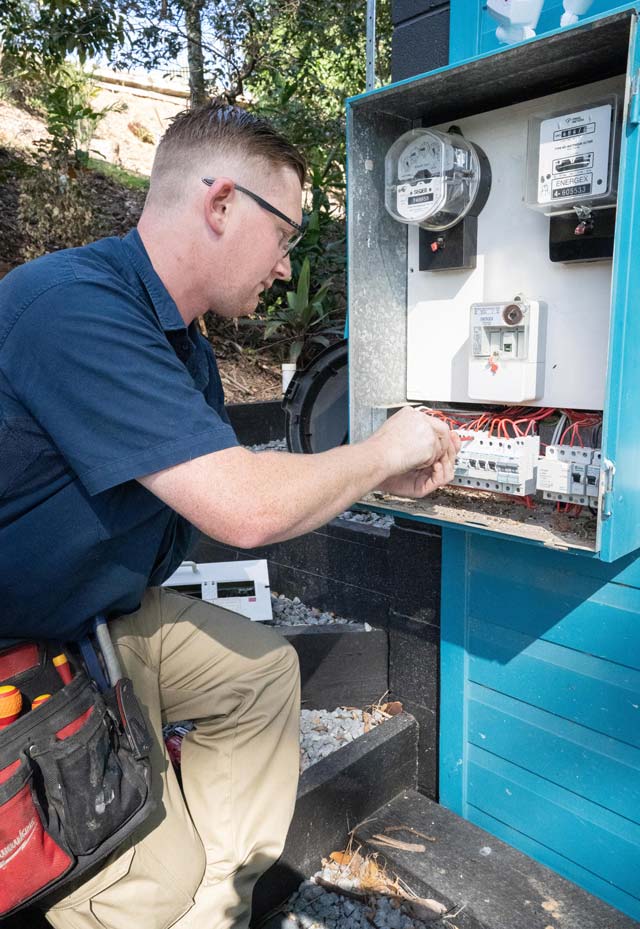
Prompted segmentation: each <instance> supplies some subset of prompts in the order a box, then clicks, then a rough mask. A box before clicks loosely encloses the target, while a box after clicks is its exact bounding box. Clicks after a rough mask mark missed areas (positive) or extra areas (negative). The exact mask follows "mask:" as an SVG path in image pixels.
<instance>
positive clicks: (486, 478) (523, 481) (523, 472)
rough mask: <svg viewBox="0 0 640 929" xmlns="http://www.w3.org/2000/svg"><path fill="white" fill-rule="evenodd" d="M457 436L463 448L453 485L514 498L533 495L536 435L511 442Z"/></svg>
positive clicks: (476, 435) (475, 435) (475, 434)
mask: <svg viewBox="0 0 640 929" xmlns="http://www.w3.org/2000/svg"><path fill="white" fill-rule="evenodd" d="M458 435H459V436H460V438H461V440H462V447H461V449H460V451H459V452H458V455H457V457H456V464H455V477H454V479H453V483H454V484H457V485H458V486H461V487H471V488H473V489H474V490H486V491H493V492H494V493H501V494H511V495H513V496H517V497H524V496H527V495H528V494H532V493H535V490H536V464H537V460H538V455H539V453H540V439H539V438H538V436H521V437H518V438H513V439H511V438H499V437H497V436H491V435H489V433H488V432H464V431H461V430H459V431H458Z"/></svg>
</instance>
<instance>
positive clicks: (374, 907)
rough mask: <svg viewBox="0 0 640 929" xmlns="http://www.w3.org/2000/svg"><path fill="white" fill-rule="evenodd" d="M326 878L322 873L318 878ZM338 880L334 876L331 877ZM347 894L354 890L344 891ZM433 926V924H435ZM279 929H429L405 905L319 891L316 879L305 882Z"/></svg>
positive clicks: (393, 901) (394, 901)
mask: <svg viewBox="0 0 640 929" xmlns="http://www.w3.org/2000/svg"><path fill="white" fill-rule="evenodd" d="M316 876H323V872H322V871H319V872H318V875H316ZM331 879H332V880H335V875H331ZM343 889H344V890H350V889H351V888H347V887H343ZM432 925H433V924H432ZM280 929H428V927H427V924H426V923H423V922H421V921H420V920H418V919H414V918H412V917H411V916H409V915H407V913H406V912H405V908H404V905H400V904H399V902H398V901H397V900H391V899H389V898H388V897H385V896H383V895H375V896H372V897H370V898H369V900H368V901H367V902H366V903H365V902H361V901H359V900H353V899H350V898H349V897H346V896H343V895H342V894H338V893H331V892H330V891H328V890H325V889H324V888H323V887H320V886H319V885H318V884H316V883H315V882H314V879H313V878H311V880H308V881H303V883H302V884H300V886H299V888H298V890H297V891H296V893H294V894H293V895H292V896H291V897H290V898H289V900H288V901H287V903H286V906H285V910H284V915H283V916H282V919H281V922H280Z"/></svg>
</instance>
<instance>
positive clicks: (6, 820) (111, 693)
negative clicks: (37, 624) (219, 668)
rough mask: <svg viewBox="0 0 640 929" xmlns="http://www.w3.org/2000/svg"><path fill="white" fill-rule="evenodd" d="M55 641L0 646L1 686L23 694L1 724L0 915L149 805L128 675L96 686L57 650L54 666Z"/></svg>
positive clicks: (112, 842)
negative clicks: (14, 711) (16, 712)
mask: <svg viewBox="0 0 640 929" xmlns="http://www.w3.org/2000/svg"><path fill="white" fill-rule="evenodd" d="M59 651H60V648H59V647H57V648H56V647H55V646H52V645H51V644H48V643H46V644H45V643H24V644H22V645H18V646H15V647H13V648H11V649H7V650H4V651H0V691H2V694H3V695H4V696H11V694H13V693H14V691H13V690H12V689H11V687H10V686H9V685H13V687H15V688H16V692H18V691H19V693H17V699H18V700H19V701H20V700H21V702H22V706H21V709H20V711H19V715H17V717H16V718H15V719H13V717H11V722H10V724H7V715H6V713H5V717H4V728H0V919H2V918H3V917H5V916H8V915H9V914H10V913H13V912H15V911H16V910H18V909H20V908H21V907H23V906H25V905H27V904H30V903H33V902H35V901H37V900H41V899H42V898H43V897H45V896H47V895H49V894H52V893H53V892H54V891H55V892H56V894H57V891H58V890H59V889H61V888H63V887H64V885H65V884H67V883H69V882H71V881H75V880H76V879H77V878H78V877H80V876H81V875H82V874H83V873H84V872H85V871H87V870H88V869H90V868H94V867H95V865H96V864H98V863H99V862H100V861H102V859H104V858H105V857H106V856H107V855H109V854H110V853H111V852H113V851H114V850H115V849H116V848H117V847H118V846H119V845H120V844H121V843H122V842H123V840H124V839H125V838H127V836H129V835H130V833H131V832H132V831H133V830H134V829H135V828H136V827H137V826H138V825H139V824H140V823H141V822H142V821H143V820H144V819H145V818H146V817H147V816H148V814H149V813H150V812H151V810H152V806H153V804H152V800H151V796H150V781H151V767H150V763H149V759H148V755H149V752H150V749H151V740H150V737H149V734H148V730H147V727H146V723H145V719H144V717H143V715H142V712H141V710H140V706H139V704H138V701H137V699H136V697H135V695H134V693H133V686H132V684H131V681H130V680H129V679H127V678H120V680H118V681H117V682H116V683H115V685H113V686H108V687H107V688H106V689H105V690H104V691H103V692H100V691H99V690H98V687H97V686H96V684H95V683H94V682H93V681H92V680H91V679H90V678H89V677H88V676H87V674H86V673H85V671H84V670H82V669H81V667H80V663H79V662H77V664H76V663H75V662H74V664H75V667H74V666H73V665H72V664H71V663H67V658H66V655H65V654H62V655H61V656H58V658H62V659H63V661H64V662H65V664H66V667H65V669H64V674H61V673H60V671H59V670H58V669H57V668H56V666H55V665H54V663H53V658H54V657H55V656H56V653H57V652H59ZM56 660H58V659H56ZM65 679H66V680H67V681H68V683H64V680H65ZM3 685H4V686H3ZM34 704H35V708H34ZM0 722H2V720H0Z"/></svg>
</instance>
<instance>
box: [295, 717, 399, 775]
mask: <svg viewBox="0 0 640 929" xmlns="http://www.w3.org/2000/svg"><path fill="white" fill-rule="evenodd" d="M385 719H388V715H387V714H385V713H382V712H381V711H380V710H376V709H373V710H372V711H371V712H368V711H367V710H358V709H355V708H353V707H338V709H337V710H331V711H329V710H302V712H301V714H300V771H305V770H306V769H307V768H308V767H310V766H311V765H312V764H315V763H316V762H317V761H320V759H321V758H326V756H327V755H330V754H331V753H332V752H335V751H337V750H338V749H339V748H342V747H343V746H344V745H346V744H347V743H348V742H353V740H354V739H357V738H358V736H361V735H364V734H365V732H369V730H370V729H372V728H373V727H374V726H379V725H380V723H382V722H384V720H385Z"/></svg>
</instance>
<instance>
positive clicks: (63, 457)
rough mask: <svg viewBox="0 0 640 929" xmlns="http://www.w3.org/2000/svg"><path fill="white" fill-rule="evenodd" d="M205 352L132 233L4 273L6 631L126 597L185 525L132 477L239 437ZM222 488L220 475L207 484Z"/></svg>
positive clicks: (61, 622)
mask: <svg viewBox="0 0 640 929" xmlns="http://www.w3.org/2000/svg"><path fill="white" fill-rule="evenodd" d="M237 444H238V442H237V439H236V437H235V434H234V432H233V429H232V428H231V425H230V423H229V420H228V418H227V415H226V413H225V410H224V395H223V390H222V384H221V381H220V375H219V373H218V369H217V366H216V362H215V357H214V354H213V351H212V349H211V347H210V345H209V344H208V342H207V341H206V339H204V338H203V337H202V335H201V334H200V332H199V330H198V326H197V324H196V323H193V324H191V325H190V326H189V327H188V328H186V327H185V324H184V321H183V320H182V317H181V316H180V314H179V312H178V309H177V307H176V305H175V303H174V302H173V300H172V299H171V297H170V296H169V294H168V292H167V290H166V288H165V287H164V285H163V284H162V282H161V280H160V278H159V277H158V275H157V274H156V273H155V271H154V269H153V266H152V265H151V262H150V260H149V257H148V255H147V253H146V251H145V248H144V246H143V244H142V240H141V238H140V236H139V235H138V232H137V231H133V232H131V233H129V235H127V236H126V237H125V238H124V239H118V238H109V239H102V240H101V241H99V242H95V243H93V244H92V245H87V246H84V247H83V248H77V249H68V250H65V251H61V252H56V253H54V254H51V255H46V256H44V257H43V258H39V259H37V260H36V261H32V262H29V263H28V264H26V265H23V266H21V267H19V268H16V269H15V270H14V271H12V272H11V273H10V274H8V275H7V276H6V277H5V278H4V279H3V280H2V281H1V282H0V644H6V640H8V639H15V638H20V639H24V638H55V639H62V640H72V639H75V638H78V637H81V636H82V635H84V634H85V633H86V631H87V629H88V624H89V622H90V620H91V617H92V616H94V615H95V614H96V613H106V614H107V615H117V614H118V613H126V612H131V611H132V610H135V609H136V608H137V607H138V605H139V603H140V600H141V598H142V595H143V593H144V591H145V589H146V588H147V586H149V585H154V584H159V583H161V582H162V581H163V580H165V579H166V578H167V577H168V576H169V575H170V574H171V572H172V571H173V570H174V569H175V568H176V567H177V565H178V564H179V563H180V561H181V560H182V559H183V557H184V555H185V553H186V551H187V549H188V546H189V543H190V540H191V535H192V527H191V526H190V525H189V523H187V522H186V520H184V519H182V518H181V517H179V516H178V515H177V514H176V513H175V512H174V511H173V510H171V509H170V508H169V507H167V506H166V505H165V504H164V503H162V502H161V501H160V500H159V499H158V498H157V497H155V496H154V495H153V494H152V493H150V492H149V491H147V490H145V488H144V487H142V485H141V484H139V483H138V482H137V481H136V478H137V477H141V476H143V475H145V474H150V473H152V472H154V471H160V470H162V469H164V468H168V467H170V466H172V465H176V464H179V463H180V462H183V461H187V460H189V459H191V458H196V457H198V456H199V455H205V454H208V453H209V452H215V451H219V450H220V449H224V448H229V447H231V446H235V445H237ZM211 492H212V493H215V488H213V487H212V488H211Z"/></svg>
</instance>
